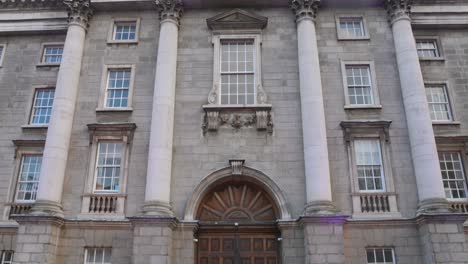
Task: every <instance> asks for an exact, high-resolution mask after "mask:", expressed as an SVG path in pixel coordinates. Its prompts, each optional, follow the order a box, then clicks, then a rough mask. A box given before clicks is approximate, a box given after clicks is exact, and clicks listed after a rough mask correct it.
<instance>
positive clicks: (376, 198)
mask: <svg viewBox="0 0 468 264" xmlns="http://www.w3.org/2000/svg"><path fill="white" fill-rule="evenodd" d="M352 200H353V218H354V219H370V218H371V219H376V218H378V219H389V218H390V219H394V218H401V217H402V216H401V213H400V212H398V206H397V200H396V194H395V193H392V192H369V193H354V194H352Z"/></svg>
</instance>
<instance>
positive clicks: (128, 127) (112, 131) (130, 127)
mask: <svg viewBox="0 0 468 264" xmlns="http://www.w3.org/2000/svg"><path fill="white" fill-rule="evenodd" d="M87 126H88V130H89V133H90V134H89V143H90V144H91V143H92V142H93V139H94V138H95V136H96V135H120V136H123V137H126V138H127V143H130V142H131V141H132V139H133V134H134V132H135V129H136V128H137V126H136V124H135V123H95V124H88V125H87Z"/></svg>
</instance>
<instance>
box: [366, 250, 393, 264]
mask: <svg viewBox="0 0 468 264" xmlns="http://www.w3.org/2000/svg"><path fill="white" fill-rule="evenodd" d="M369 250H372V251H373V252H374V253H375V250H392V263H394V264H396V263H397V262H396V253H395V248H394V247H386V246H384V247H382V246H381V247H374V246H372V247H366V249H365V251H366V254H365V255H364V256H366V258H367V252H368V251H369ZM366 263H369V262H368V261H367V259H366ZM374 263H380V262H377V261H375V262H372V263H370V264H374ZM385 263H388V261H386V262H385Z"/></svg>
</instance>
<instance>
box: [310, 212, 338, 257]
mask: <svg viewBox="0 0 468 264" xmlns="http://www.w3.org/2000/svg"><path fill="white" fill-rule="evenodd" d="M304 253H305V263H307V264H325V263H326V264H342V263H344V261H345V251H344V237H343V225H342V224H334V223H327V222H326V221H324V222H323V223H304Z"/></svg>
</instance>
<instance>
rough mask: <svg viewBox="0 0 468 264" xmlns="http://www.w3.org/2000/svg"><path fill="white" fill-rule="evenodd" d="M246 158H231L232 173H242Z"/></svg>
mask: <svg viewBox="0 0 468 264" xmlns="http://www.w3.org/2000/svg"><path fill="white" fill-rule="evenodd" d="M244 162H245V160H229V164H230V165H231V170H232V175H242V169H243V168H244Z"/></svg>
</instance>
